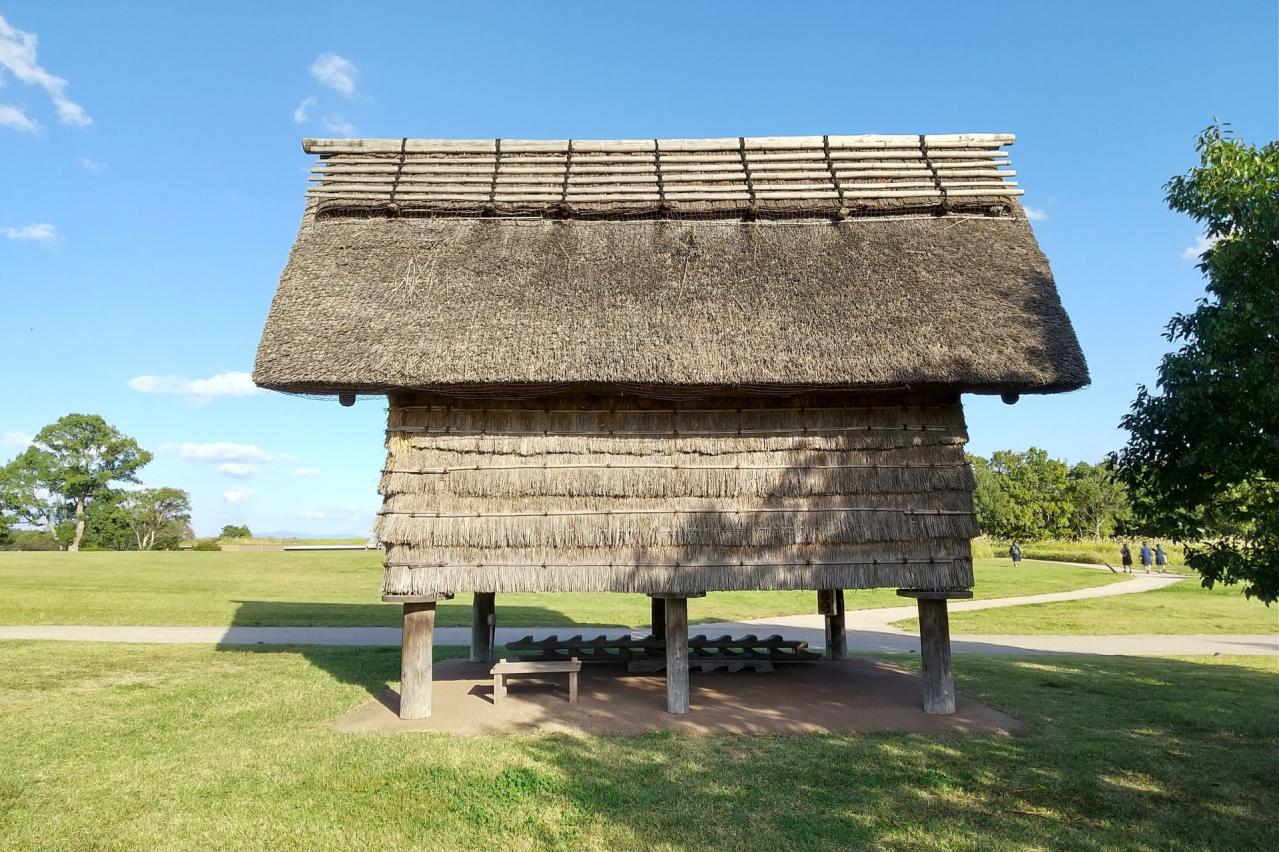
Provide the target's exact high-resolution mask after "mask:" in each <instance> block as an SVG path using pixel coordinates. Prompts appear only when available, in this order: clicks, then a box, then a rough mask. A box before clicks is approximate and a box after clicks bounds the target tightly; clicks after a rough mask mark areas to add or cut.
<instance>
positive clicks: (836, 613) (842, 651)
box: [818, 589, 848, 660]
mask: <svg viewBox="0 0 1279 852" xmlns="http://www.w3.org/2000/svg"><path fill="white" fill-rule="evenodd" d="M823 599H824V600H823ZM818 600H819V602H822V603H823V604H825V605H826V608H827V610H828V611H826V612H824V613H823V615H825V616H826V652H825V654H824V655H823V656H825V657H826V659H828V660H847V659H848V632H847V630H846V629H845V627H844V622H845V610H844V590H843V589H822V590H821V591H820V592H818Z"/></svg>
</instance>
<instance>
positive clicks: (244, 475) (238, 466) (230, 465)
mask: <svg viewBox="0 0 1279 852" xmlns="http://www.w3.org/2000/svg"><path fill="white" fill-rule="evenodd" d="M218 473H220V474H223V475H224V476H230V477H233V478H234V479H249V478H250V477H254V476H257V475H258V466H257V465H255V464H246V463H245V462H223V463H222V464H220V465H218Z"/></svg>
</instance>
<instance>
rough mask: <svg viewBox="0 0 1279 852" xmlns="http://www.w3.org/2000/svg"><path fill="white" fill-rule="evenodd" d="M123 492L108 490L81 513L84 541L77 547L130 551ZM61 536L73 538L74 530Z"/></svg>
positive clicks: (127, 517)
mask: <svg viewBox="0 0 1279 852" xmlns="http://www.w3.org/2000/svg"><path fill="white" fill-rule="evenodd" d="M125 497H126V492H124V491H119V490H116V489H110V490H108V491H105V492H103V493H102V494H101V495H99V496H98V498H97V499H96V500H94V501H92V502H91V503H89V504H88V506H86V507H85V510H84V538H83V539H82V540H81V542H80V546H81V547H92V548H96V549H99V550H102V549H105V550H131V549H132V548H133V533H132V530H130V529H129V515H128V512H126V511H125V509H124V500H125ZM70 526H71V529H70V530H67V531H66V532H65V534H66V535H67V537H68V539H70V538H74V537H75V526H74V525H73V524H72V525H70Z"/></svg>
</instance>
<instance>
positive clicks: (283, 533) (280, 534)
mask: <svg viewBox="0 0 1279 852" xmlns="http://www.w3.org/2000/svg"><path fill="white" fill-rule="evenodd" d="M253 537H254V538H302V539H312V538H326V539H338V540H347V539H355V540H358V541H367V540H368V538H369V535H368V533H365V534H364V535H359V534H358V533H306V532H292V531H290V530H272V531H270V532H254V533H253Z"/></svg>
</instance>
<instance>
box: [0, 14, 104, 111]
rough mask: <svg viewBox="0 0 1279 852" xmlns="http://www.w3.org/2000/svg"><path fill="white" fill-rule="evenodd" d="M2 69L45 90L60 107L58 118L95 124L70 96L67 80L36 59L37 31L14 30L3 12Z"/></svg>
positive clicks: (0, 30) (0, 22)
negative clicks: (50, 71) (49, 70)
mask: <svg viewBox="0 0 1279 852" xmlns="http://www.w3.org/2000/svg"><path fill="white" fill-rule="evenodd" d="M0 69H3V70H6V71H8V72H9V73H10V74H12V75H13V76H14V77H16V78H17V79H19V80H21V81H22V82H23V83H26V84H27V85H28V86H39V87H40V88H42V89H44V91H45V93H47V94H48V95H49V98H50V99H51V100H52V101H53V105H54V106H55V107H56V108H57V110H58V118H59V119H61V121H62V123H63V124H72V125H75V126H76V127H86V126H88V125H90V124H92V123H93V119H91V118H89V114H88V113H87V112H85V111H84V107H82V106H80V105H79V104H78V103H76V102H75V101H72V100H70V99H69V98H67V96H66V90H67V81H66V80H64V79H62V78H61V77H57V76H54V75H53V74H50V73H49V72H48V71H46V70H45V69H43V68H41V67H40V65H39V63H38V62H36V35H35V33H28V32H24V31H22V30H18V29H14V28H13V27H12V26H10V25H9V22H8V21H6V20H5V19H4V16H3V15H0ZM28 120H29V119H28ZM19 129H26V128H19Z"/></svg>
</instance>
